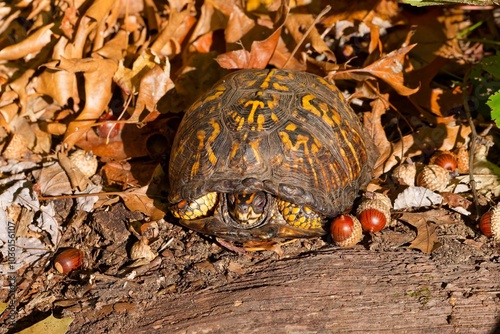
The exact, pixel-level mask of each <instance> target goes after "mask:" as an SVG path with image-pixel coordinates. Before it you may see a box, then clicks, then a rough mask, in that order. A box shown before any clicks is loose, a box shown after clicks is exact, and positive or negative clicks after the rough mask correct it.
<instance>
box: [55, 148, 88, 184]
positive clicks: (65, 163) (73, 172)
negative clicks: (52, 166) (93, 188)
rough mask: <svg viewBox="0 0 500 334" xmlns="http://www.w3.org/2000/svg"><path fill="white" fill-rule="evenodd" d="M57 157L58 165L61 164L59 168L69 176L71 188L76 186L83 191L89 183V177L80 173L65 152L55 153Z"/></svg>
mask: <svg viewBox="0 0 500 334" xmlns="http://www.w3.org/2000/svg"><path fill="white" fill-rule="evenodd" d="M57 159H58V161H59V165H61V168H62V169H63V170H64V172H65V173H66V175H67V176H68V178H69V182H70V184H71V189H73V190H74V189H77V188H78V189H79V190H80V191H84V190H85V189H86V188H87V185H88V184H89V183H90V181H89V179H88V178H87V177H86V176H85V175H84V174H83V173H82V171H81V170H80V169H79V168H78V166H75V165H74V164H73V162H72V161H71V160H70V159H69V158H68V156H67V155H66V154H65V153H62V152H59V153H58V154H57Z"/></svg>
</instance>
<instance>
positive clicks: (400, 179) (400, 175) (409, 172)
mask: <svg viewBox="0 0 500 334" xmlns="http://www.w3.org/2000/svg"><path fill="white" fill-rule="evenodd" d="M416 174H417V166H415V164H402V165H399V166H397V167H396V168H394V170H393V171H392V178H393V179H394V181H396V182H397V183H399V184H400V185H402V186H410V187H413V186H414V185H415V175H416Z"/></svg>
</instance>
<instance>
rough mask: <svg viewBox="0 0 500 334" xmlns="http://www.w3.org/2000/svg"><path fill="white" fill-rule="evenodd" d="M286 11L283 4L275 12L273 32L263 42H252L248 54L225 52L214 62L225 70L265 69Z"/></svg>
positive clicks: (287, 9) (283, 22)
mask: <svg viewBox="0 0 500 334" xmlns="http://www.w3.org/2000/svg"><path fill="white" fill-rule="evenodd" d="M288 11H289V8H288V6H287V4H286V3H284V4H283V5H282V6H281V7H280V9H279V11H278V12H277V16H276V17H277V19H276V22H275V24H274V26H275V27H276V29H275V30H274V32H273V33H271V34H270V36H269V37H267V38H266V39H264V40H260V41H253V42H252V46H251V49H250V52H248V51H246V50H238V51H231V52H227V53H224V54H221V55H219V56H217V57H216V58H215V61H217V63H218V64H219V65H220V66H221V67H222V68H226V69H242V68H260V69H262V68H265V67H266V66H267V65H268V64H269V61H270V60H271V57H272V56H273V53H274V51H275V50H276V47H277V45H278V42H279V40H280V35H281V30H282V28H283V26H284V24H285V20H286V17H287V14H288Z"/></svg>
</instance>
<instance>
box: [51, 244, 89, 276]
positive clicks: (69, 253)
mask: <svg viewBox="0 0 500 334" xmlns="http://www.w3.org/2000/svg"><path fill="white" fill-rule="evenodd" d="M82 264H83V252H82V251H81V250H79V249H76V248H67V249H65V250H63V251H62V252H60V253H59V254H57V256H56V257H55V259H54V268H56V270H57V271H58V272H59V273H61V274H64V275H68V274H69V273H70V272H72V271H73V270H76V269H78V268H80V267H81V266H82Z"/></svg>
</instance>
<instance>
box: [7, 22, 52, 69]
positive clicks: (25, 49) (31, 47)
mask: <svg viewBox="0 0 500 334" xmlns="http://www.w3.org/2000/svg"><path fill="white" fill-rule="evenodd" d="M53 26H54V23H50V24H47V25H46V26H43V27H41V28H40V29H38V30H37V31H36V32H34V33H33V34H31V35H30V36H28V38H26V39H24V40H22V41H21V42H19V43H17V44H14V45H10V46H7V47H5V48H3V49H2V50H0V60H17V59H20V58H23V57H27V56H28V57H29V58H33V56H34V55H33V54H36V53H38V52H39V51H40V50H42V49H43V48H44V47H45V46H46V45H47V44H49V43H50V39H51V37H52V31H51V29H52V27H53Z"/></svg>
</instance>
